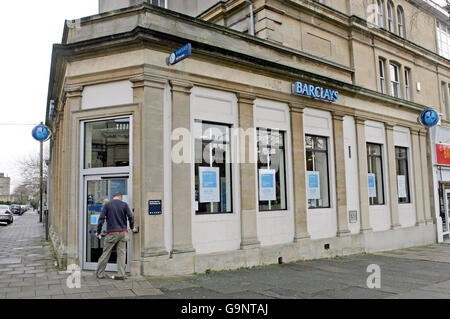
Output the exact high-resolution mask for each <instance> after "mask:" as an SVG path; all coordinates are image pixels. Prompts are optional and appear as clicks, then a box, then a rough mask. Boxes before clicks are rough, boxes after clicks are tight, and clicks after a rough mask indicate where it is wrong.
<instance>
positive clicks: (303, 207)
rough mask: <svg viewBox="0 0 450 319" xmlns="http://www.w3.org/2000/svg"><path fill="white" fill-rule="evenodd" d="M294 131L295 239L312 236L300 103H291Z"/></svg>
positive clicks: (296, 240) (301, 107) (292, 127)
mask: <svg viewBox="0 0 450 319" xmlns="http://www.w3.org/2000/svg"><path fill="white" fill-rule="evenodd" d="M289 107H290V114H291V131H292V134H291V135H292V161H293V168H294V219H295V235H294V241H295V242H298V241H300V240H301V239H305V238H310V237H311V236H310V235H309V233H308V224H307V213H308V200H307V198H306V165H305V137H304V134H303V109H304V107H303V106H302V105H300V104H298V103H293V102H291V103H290V104H289Z"/></svg>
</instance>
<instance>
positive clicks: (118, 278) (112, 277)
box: [111, 276, 125, 280]
mask: <svg viewBox="0 0 450 319" xmlns="http://www.w3.org/2000/svg"><path fill="white" fill-rule="evenodd" d="M111 279H112V280H125V277H120V276H111Z"/></svg>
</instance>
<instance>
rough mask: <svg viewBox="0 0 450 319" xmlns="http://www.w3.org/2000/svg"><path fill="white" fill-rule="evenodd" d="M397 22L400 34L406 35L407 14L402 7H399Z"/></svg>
mask: <svg viewBox="0 0 450 319" xmlns="http://www.w3.org/2000/svg"><path fill="white" fill-rule="evenodd" d="M397 24H398V35H399V36H401V37H404V36H405V15H404V13H403V9H402V7H400V6H398V7H397Z"/></svg>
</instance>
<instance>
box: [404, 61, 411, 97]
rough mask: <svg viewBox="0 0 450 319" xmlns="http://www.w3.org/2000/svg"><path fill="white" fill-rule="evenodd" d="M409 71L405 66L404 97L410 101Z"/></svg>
mask: <svg viewBox="0 0 450 319" xmlns="http://www.w3.org/2000/svg"><path fill="white" fill-rule="evenodd" d="M410 83H411V71H410V69H408V68H405V99H407V100H408V101H411V85H410Z"/></svg>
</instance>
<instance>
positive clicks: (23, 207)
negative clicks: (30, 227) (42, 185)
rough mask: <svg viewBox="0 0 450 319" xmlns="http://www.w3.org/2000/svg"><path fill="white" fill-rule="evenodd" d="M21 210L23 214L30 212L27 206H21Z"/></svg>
mask: <svg viewBox="0 0 450 319" xmlns="http://www.w3.org/2000/svg"><path fill="white" fill-rule="evenodd" d="M20 209H21V210H22V214H23V213H25V212H26V211H27V210H28V209H27V207H26V206H25V205H20Z"/></svg>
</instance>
